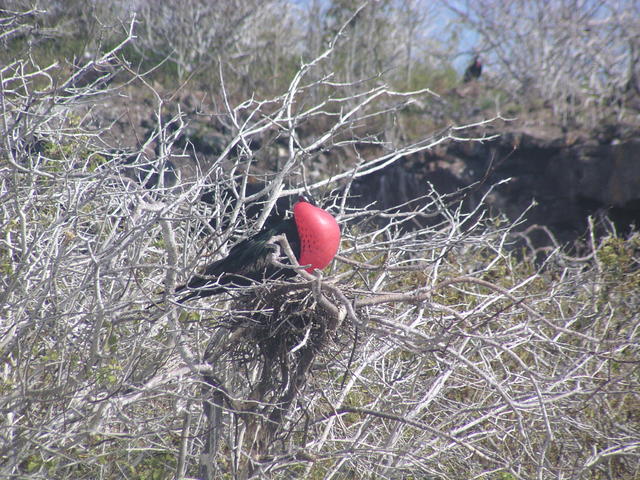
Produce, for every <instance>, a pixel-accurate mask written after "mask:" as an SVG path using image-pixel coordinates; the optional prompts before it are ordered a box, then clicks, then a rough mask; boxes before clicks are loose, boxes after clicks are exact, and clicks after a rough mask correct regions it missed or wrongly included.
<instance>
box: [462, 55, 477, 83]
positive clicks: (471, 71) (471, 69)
mask: <svg viewBox="0 0 640 480" xmlns="http://www.w3.org/2000/svg"><path fill="white" fill-rule="evenodd" d="M481 74H482V62H481V61H480V56H479V55H476V56H475V57H473V61H472V62H471V63H470V64H469V66H468V67H467V69H466V70H465V71H464V77H462V81H463V82H464V83H469V82H470V81H472V80H477V79H478V78H480V75H481Z"/></svg>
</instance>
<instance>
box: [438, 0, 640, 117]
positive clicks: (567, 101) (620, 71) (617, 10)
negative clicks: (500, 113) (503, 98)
mask: <svg viewBox="0 0 640 480" xmlns="http://www.w3.org/2000/svg"><path fill="white" fill-rule="evenodd" d="M445 4H446V5H447V6H448V7H449V8H450V9H451V10H452V11H453V12H455V14H456V15H457V17H458V18H459V19H460V20H461V21H462V22H464V24H465V25H466V26H468V27H470V28H471V29H472V30H473V31H474V32H476V33H477V35H478V36H479V44H478V46H477V48H478V50H479V51H481V52H482V53H483V55H485V57H486V58H487V59H488V60H489V62H490V71H491V72H493V73H494V75H493V76H492V77H491V79H492V80H491V81H492V82H494V83H495V84H496V85H497V86H499V87H502V88H506V89H507V90H508V91H509V92H510V93H511V94H512V95H513V97H514V98H515V99H518V100H519V101H523V100H525V101H526V102H528V103H529V104H531V102H534V103H536V102H539V101H540V100H542V101H543V102H546V103H547V104H548V106H549V107H550V108H551V109H552V110H553V113H554V115H556V116H557V117H558V118H562V119H564V120H565V122H567V121H573V120H575V119H576V117H579V120H580V121H581V123H583V124H586V125H591V126H593V125H594V124H596V122H598V121H599V120H600V119H602V118H603V117H604V116H607V115H609V113H610V112H612V111H613V112H617V113H618V114H619V115H620V114H623V113H624V111H625V108H626V107H627V105H626V103H627V102H628V101H629V100H630V98H631V97H632V96H635V97H636V98H637V95H638V94H639V93H640V91H639V90H638V89H640V85H639V84H638V76H637V75H638V72H637V65H638V54H639V53H638V52H639V51H640V50H639V46H640V45H639V42H640V37H639V36H638V33H637V32H638V31H640V23H639V20H638V19H639V18H640V15H639V13H640V12H639V11H638V5H637V3H636V2H627V1H622V2H613V3H612V2H586V1H581V2H573V1H562V2H553V3H549V2H542V1H540V2H538V1H533V2H531V1H520V0H515V1H503V2H490V1H480V2H464V4H463V5H459V4H457V3H454V2H445ZM585 114H587V116H584V115H585Z"/></svg>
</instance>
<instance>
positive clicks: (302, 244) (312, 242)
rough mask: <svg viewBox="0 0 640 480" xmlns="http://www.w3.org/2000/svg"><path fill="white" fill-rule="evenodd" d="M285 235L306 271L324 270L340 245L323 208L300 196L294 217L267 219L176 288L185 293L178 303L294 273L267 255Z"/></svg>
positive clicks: (336, 228)
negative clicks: (199, 272)
mask: <svg viewBox="0 0 640 480" xmlns="http://www.w3.org/2000/svg"><path fill="white" fill-rule="evenodd" d="M278 235H285V236H286V238H287V241H288V243H289V245H290V246H291V250H292V251H293V254H294V255H295V257H296V259H297V260H298V263H299V264H300V265H301V266H307V265H308V267H307V268H306V270H307V271H308V272H310V273H311V272H313V271H314V270H315V269H323V268H325V267H326V266H327V265H329V263H331V260H333V258H334V257H335V255H336V253H337V252H338V248H339V246H340V227H339V226H338V223H337V222H336V219H335V218H334V217H333V216H332V215H331V214H330V213H329V212H327V211H326V210H323V209H322V208H319V207H317V206H315V205H313V204H312V203H311V202H310V201H309V200H307V199H306V198H303V197H301V198H300V199H299V200H298V202H297V203H296V204H295V205H294V206H293V216H292V217H290V218H286V219H279V220H278V221H275V222H273V221H272V222H268V223H267V224H266V226H265V227H264V228H263V229H262V230H260V231H259V232H258V233H256V234H255V235H253V236H251V237H249V238H246V239H244V240H242V241H241V242H239V243H237V244H236V245H234V246H233V247H232V248H231V250H230V251H229V254H228V255H227V256H226V257H225V258H222V259H220V260H217V261H216V262H213V263H211V264H210V265H208V266H207V267H206V268H205V269H204V271H203V272H202V273H201V274H196V275H194V276H193V277H192V278H191V279H190V280H189V281H188V282H187V283H185V284H184V285H182V286H180V287H178V288H177V289H176V293H181V292H187V293H186V294H185V295H183V296H182V297H181V298H180V299H179V300H178V302H180V303H182V302H185V301H187V300H190V299H192V298H196V297H197V298H204V297H208V296H211V295H217V294H220V293H223V292H225V291H229V290H230V289H232V288H234V287H241V286H249V285H251V284H253V283H255V282H261V281H264V280H268V279H286V278H291V277H293V276H295V275H296V271H295V270H294V269H292V268H282V267H278V266H276V265H274V264H273V263H272V261H271V258H270V256H269V254H270V253H272V252H274V249H275V246H274V244H273V243H272V240H273V238H274V237H276V236H278Z"/></svg>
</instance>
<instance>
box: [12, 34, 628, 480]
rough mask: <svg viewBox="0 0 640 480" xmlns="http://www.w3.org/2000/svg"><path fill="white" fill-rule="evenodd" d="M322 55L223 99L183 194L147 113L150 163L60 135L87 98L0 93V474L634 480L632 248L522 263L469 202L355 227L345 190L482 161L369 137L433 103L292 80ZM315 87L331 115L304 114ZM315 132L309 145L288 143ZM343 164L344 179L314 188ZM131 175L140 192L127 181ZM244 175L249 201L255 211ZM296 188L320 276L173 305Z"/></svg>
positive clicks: (427, 202)
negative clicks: (270, 140)
mask: <svg viewBox="0 0 640 480" xmlns="http://www.w3.org/2000/svg"><path fill="white" fill-rule="evenodd" d="M128 33H129V32H128ZM127 36H128V35H127ZM334 51H335V50H334V48H333V44H330V45H329V46H328V48H327V49H326V50H324V51H323V52H321V54H320V55H319V56H318V57H317V58H316V59H314V60H313V61H311V62H309V63H306V64H303V65H302V67H301V68H300V70H299V71H298V73H297V74H296V76H295V77H294V79H293V81H292V82H291V84H290V86H289V89H288V90H287V91H286V92H283V93H282V95H280V96H277V97H275V98H273V99H271V100H269V101H258V100H255V99H250V100H247V101H246V102H244V103H242V104H238V105H233V104H232V103H231V102H228V101H227V103H226V112H225V114H226V116H227V118H228V122H229V124H230V125H231V126H232V127H233V128H232V131H233V139H232V141H231V142H229V144H228V145H227V146H226V148H225V149H224V151H223V152H222V153H221V154H220V155H218V156H217V157H216V158H215V159H214V160H213V161H211V162H210V163H205V162H199V163H198V165H200V168H201V171H199V172H198V174H197V175H195V176H192V177H189V178H179V179H178V181H177V182H173V181H166V182H165V178H167V177H165V176H164V175H163V170H164V169H166V168H168V162H169V160H170V159H171V158H175V157H176V156H182V155H194V154H193V153H192V152H190V151H189V149H188V148H187V149H186V150H185V149H178V147H177V146H176V138H177V136H178V135H179V134H180V132H181V130H182V129H183V128H184V126H185V125H184V122H183V117H182V115H180V114H179V113H178V114H177V115H175V116H174V117H173V118H171V119H170V120H169V121H168V122H167V121H166V120H165V118H166V116H165V115H164V113H165V109H166V105H165V101H164V100H163V97H162V96H161V95H160V94H159V93H158V92H155V91H154V90H152V93H153V94H154V95H155V102H156V104H155V109H156V118H157V126H156V128H155V130H154V131H153V132H152V133H151V137H150V138H149V139H148V141H149V142H151V141H153V142H155V143H157V144H158V148H157V149H156V153H155V156H153V157H151V158H150V154H149V153H148V152H147V150H146V149H144V148H142V149H140V150H139V151H137V152H126V153H121V152H119V151H118V150H106V149H103V148H98V146H100V145H101V143H102V142H101V140H103V136H104V134H105V133H106V132H103V131H92V130H90V129H89V128H88V125H85V123H84V122H85V121H87V119H88V117H80V118H78V113H79V112H83V111H86V110H85V109H86V105H79V103H80V102H79V101H80V100H83V101H86V100H87V99H90V98H96V97H95V96H96V95H97V94H99V93H100V92H103V90H101V88H103V87H100V85H103V84H96V85H89V86H84V87H81V88H80V87H78V88H76V89H72V88H71V85H73V83H74V82H73V79H72V78H69V79H67V81H65V82H63V83H62V86H59V87H56V86H55V85H53V84H52V83H51V82H50V80H49V79H50V73H49V72H50V69H51V68H53V67H45V68H40V67H38V66H37V65H34V64H33V63H28V62H20V61H18V62H17V63H15V64H13V65H10V66H7V67H5V68H4V69H3V70H2V71H1V73H2V77H1V80H2V91H1V92H0V93H1V94H2V95H1V96H0V108H1V109H2V124H1V125H2V137H3V144H2V152H0V154H1V156H2V163H1V164H0V198H1V199H2V201H1V203H0V222H1V223H0V224H1V225H2V228H1V231H2V238H1V239H0V269H1V270H2V272H3V276H2V277H0V282H1V285H2V288H1V289H0V291H1V293H0V332H1V335H2V336H1V337H0V352H1V355H0V358H2V377H1V378H2V383H0V392H1V396H0V409H1V411H2V413H3V416H2V417H1V418H0V439H1V440H0V474H1V475H2V476H3V477H4V478H73V479H79V478H122V477H144V476H153V475H156V476H162V477H168V476H171V475H175V476H176V477H177V478H220V477H221V476H223V475H226V476H228V477H230V478H290V477H301V478H305V477H311V478H315V477H317V478H327V479H329V478H366V477H370V476H372V475H373V476H376V477H380V478H403V477H409V476H413V477H417V476H420V477H433V478H441V479H458V478H473V477H481V476H489V475H496V476H498V475H500V476H502V477H503V478H518V479H529V478H535V477H537V478H575V479H579V478H585V479H586V478H593V477H597V476H601V477H603V478H606V477H607V476H608V477H609V478H629V479H631V478H634V476H636V475H637V474H638V468H639V462H638V460H639V457H640V456H639V451H640V450H639V448H640V444H639V442H638V438H639V437H640V435H639V430H640V428H639V423H638V422H639V419H638V417H637V405H638V400H639V399H638V393H637V392H638V391H639V388H638V353H639V352H638V344H639V342H638V331H639V326H640V318H639V316H638V313H637V312H638V311H639V310H640V308H639V307H640V298H639V296H638V292H637V288H634V285H637V283H634V282H637V261H638V257H637V250H633V248H631V247H630V246H626V245H623V244H620V243H612V244H611V245H613V246H615V248H613V249H612V250H611V251H609V250H603V249H604V247H602V246H599V245H598V244H597V243H596V242H595V241H594V242H593V245H592V249H593V255H592V257H591V258H587V259H570V258H566V257H565V256H563V255H562V253H561V252H560V251H556V252H554V253H552V254H551V255H550V256H549V257H548V259H547V260H546V263H545V264H544V265H537V266H536V265H535V264H533V263H532V262H527V261H526V259H525V260H522V259H520V260H518V258H517V257H516V256H515V255H513V254H512V253H510V250H509V248H508V247H509V243H510V242H511V234H510V232H511V229H512V228H513V225H511V224H506V223H504V222H503V221H502V220H501V219H493V218H487V217H486V216H485V215H486V213H485V210H484V208H483V204H482V203H480V204H479V205H478V207H477V209H476V210H475V211H472V212H464V211H463V210H462V209H461V208H460V204H459V196H460V195H464V192H460V193H459V194H457V195H456V196H452V197H446V196H442V195H439V194H438V193H437V192H435V191H432V192H431V193H430V195H428V196H426V197H425V198H422V199H418V200H416V201H415V202H411V203H410V204H408V205H406V207H407V208H406V209H405V210H403V211H377V210H375V207H374V206H370V207H368V208H362V209H356V208H353V207H351V206H350V205H351V203H350V202H349V192H350V188H349V186H350V184H351V182H352V181H353V179H355V178H361V177H366V175H367V174H369V173H371V172H374V171H378V170H380V169H382V168H383V167H384V166H386V165H389V164H392V163H393V162H395V161H397V160H399V159H400V158H402V157H403V156H406V155H408V154H410V153H412V152H417V151H421V150H424V149H429V148H433V147H434V146H436V145H438V144H440V143H443V142H447V141H481V140H482V139H481V138H480V139H465V138H463V136H464V134H465V131H466V129H465V128H462V127H460V128H450V129H447V130H444V131H443V133H442V134H439V135H434V136H432V137H430V138H425V139H424V140H422V141H420V142H417V143H413V144H410V145H396V144H392V143H391V142H388V141H386V139H384V138H383V137H382V136H381V135H377V134H376V133H375V132H370V131H368V130H367V126H368V125H370V123H369V122H371V120H372V119H376V118H379V117H385V116H387V115H391V116H393V115H394V114H395V113H396V111H397V109H399V108H401V107H402V106H404V105H405V104H406V102H410V101H412V100H413V99H414V98H415V97H420V96H422V97H423V98H422V101H423V102H428V101H429V97H428V96H426V93H427V92H413V93H399V92H394V91H391V90H390V89H389V88H388V87H387V86H385V85H382V84H381V85H374V86H369V85H367V84H366V83H364V82H363V83H358V84H353V83H350V84H335V83H332V81H331V79H327V78H322V77H321V79H320V80H318V81H315V80H314V81H311V80H309V78H316V77H317V76H318V75H317V74H316V72H315V69H322V68H323V67H324V65H323V63H324V62H328V61H329V60H330V58H331V56H332V55H333V54H334ZM112 54H113V53H112V52H110V53H109V54H107V58H105V60H107V59H108V58H109V56H110V55H112ZM137 81H140V82H142V83H143V84H144V79H137ZM41 85H44V88H43V87H42V86H41ZM113 88H115V87H113ZM146 88H151V87H148V86H147V87H146ZM314 89H323V90H329V91H331V92H332V94H331V95H330V96H328V97H326V98H325V99H323V100H322V101H321V102H319V103H308V102H306V100H307V99H309V98H314V95H312V94H311V92H312V91H313V90H314ZM345 91H347V92H350V93H349V94H348V95H346V94H345V95H343V94H342V93H343V92H345ZM353 92H356V93H353ZM223 93H224V92H223ZM215 113H217V114H219V113H220V112H215ZM320 120H322V121H320ZM315 121H318V123H319V124H321V125H327V128H326V129H325V130H323V131H322V132H321V133H319V134H317V135H313V136H302V135H301V134H300V131H301V130H302V129H303V127H304V126H305V125H306V124H308V123H309V122H315ZM169 123H171V125H169ZM372 123H373V124H374V125H376V122H372ZM265 136H267V137H268V136H273V137H279V141H281V142H284V145H285V146H286V147H285V148H284V152H283V155H282V158H280V161H279V168H278V170H277V171H273V172H270V173H265V169H264V168H263V165H258V163H259V161H258V158H259V153H260V152H255V151H254V150H252V148H251V146H252V141H253V140H254V139H256V138H263V137H265ZM371 144H375V145H376V146H378V147H381V148H382V152H383V153H382V154H380V155H375V156H370V155H367V148H366V147H367V146H369V145H371ZM336 148H349V149H353V150H354V151H355V152H356V156H359V158H360V162H359V163H357V164H355V165H329V167H331V168H330V169H329V170H322V171H323V172H327V173H325V174H324V175H323V176H319V175H318V174H317V172H316V173H315V174H314V170H317V171H320V170H319V168H318V165H317V162H318V159H319V158H320V156H321V155H322V156H325V158H329V159H331V152H332V151H333V150H334V149H336ZM150 167H151V168H153V169H155V170H154V171H153V173H156V177H155V178H156V180H155V181H154V182H149V181H148V180H150V177H151V174H149V175H150V176H149V178H146V179H142V180H140V179H139V178H137V177H136V176H135V175H131V174H130V172H131V171H132V170H133V171H142V172H145V171H149V168H150ZM255 176H260V177H261V178H264V180H265V184H264V185H265V186H264V188H262V189H257V190H255V191H254V190H251V191H250V190H248V189H247V184H248V182H250V181H252V179H253V178H254V177H255ZM205 190H207V191H212V192H213V195H214V197H215V199H216V201H214V202H213V203H212V204H211V205H207V204H204V203H202V202H200V201H199V199H200V196H201V194H202V192H203V191H205ZM304 190H309V191H311V192H313V193H315V194H316V195H317V196H318V197H319V198H321V199H322V200H323V201H324V202H325V203H326V205H327V208H328V209H330V210H331V211H332V213H333V214H335V215H336V217H337V218H338V219H339V221H340V223H341V224H342V228H343V238H344V241H343V244H342V248H341V252H340V255H339V258H338V259H337V261H336V262H335V263H334V265H333V266H332V268H331V270H329V271H327V272H324V274H323V275H322V276H317V277H312V276H310V275H307V274H304V273H303V274H301V275H300V276H299V277H298V278H297V279H296V281H295V282H290V283H284V284H269V285H263V286H258V287H253V289H252V290H250V291H245V292H238V294H237V295H235V296H234V298H228V297H224V296H221V297H217V298H212V299H208V300H201V301H195V302H191V303H189V304H185V305H180V304H177V303H176V302H175V300H176V299H175V296H174V295H172V294H171V292H172V291H173V288H174V286H175V285H176V284H177V283H178V282H181V281H183V280H185V279H186V278H187V277H188V276H189V275H190V274H191V273H192V272H193V270H194V269H195V268H196V267H197V266H198V265H199V264H202V263H206V262H208V261H209V260H210V259H211V258H212V257H213V256H222V255H225V253H226V252H227V251H228V248H229V246H231V245H232V244H233V243H234V242H235V241H237V239H238V238H239V237H243V236H246V235H249V234H251V233H253V232H255V231H256V230H257V229H259V228H260V226H261V225H263V224H264V222H265V220H266V219H267V217H268V215H269V213H270V211H271V209H272V207H273V206H274V204H275V202H276V201H277V199H278V198H279V197H281V196H285V195H295V194H297V193H300V192H302V191H304ZM255 203H259V204H260V205H261V209H260V214H259V215H258V217H257V218H255V217H254V218H248V217H246V216H245V215H246V213H247V207H248V206H249V205H251V204H255ZM223 216H224V217H225V218H226V221H222V220H223V218H222V217H223ZM212 218H213V219H214V220H215V221H213V222H211V219H212ZM426 220H428V222H426ZM424 225H429V226H427V227H425V226H424ZM211 233H213V235H210V234H211ZM282 251H283V252H284V253H283V255H281V256H284V255H286V245H283V246H282ZM603 252H604V253H606V255H604V254H603ZM619 259H626V260H625V261H624V262H621V261H620V260H619ZM282 260H283V259H282V258H280V259H279V261H282ZM633 262H636V268H635V270H634V268H633V266H629V265H633ZM162 291H164V292H165V293H164V294H161V292H162Z"/></svg>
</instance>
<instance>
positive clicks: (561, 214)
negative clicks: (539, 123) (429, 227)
mask: <svg viewBox="0 0 640 480" xmlns="http://www.w3.org/2000/svg"><path fill="white" fill-rule="evenodd" d="M574 137H575V136H574ZM506 178H510V179H511V180H510V181H509V182H508V183H506V184H503V185H501V186H499V187H497V188H496V189H495V190H494V191H493V192H492V193H491V195H490V196H489V197H488V199H487V200H488V208H490V209H491V210H492V213H494V214H497V213H504V214H506V215H507V217H508V218H510V219H512V220H514V219H516V218H518V217H519V216H520V215H521V214H522V212H523V211H524V210H525V209H526V208H527V207H528V206H530V205H531V204H532V202H534V201H535V206H534V207H533V208H532V209H531V210H530V211H529V212H528V214H527V216H526V219H527V220H526V224H525V226H524V227H525V228H526V227H527V226H531V225H541V226H545V227H547V228H548V229H549V230H550V231H551V232H552V233H553V234H554V236H555V237H556V239H557V240H558V241H559V242H561V243H567V242H572V241H573V240H575V239H577V238H578V237H580V236H581V235H583V234H584V233H585V232H586V230H587V225H588V217H589V216H590V215H591V216H600V215H607V216H608V217H609V218H610V219H611V220H612V221H613V222H614V223H615V225H616V228H617V229H618V231H620V232H622V233H625V232H628V231H630V229H631V228H632V226H633V225H635V226H636V227H638V226H640V132H638V133H637V134H636V135H635V137H634V136H630V137H628V138H626V139H616V140H614V141H612V142H609V143H606V144H603V143H599V142H598V141H596V140H591V139H588V138H584V137H583V138H580V137H577V138H571V136H570V135H565V136H555V135H545V134H544V133H543V132H541V131H538V132H535V131H532V132H526V133H525V132H522V131H520V132H509V133H505V134H503V135H502V136H500V137H499V138H497V139H495V140H493V141H490V142H485V143H452V144H450V145H449V146H448V147H447V148H446V149H445V150H444V151H440V152H426V153H421V154H418V155H414V156H412V157H408V158H406V159H404V160H403V161H401V162H399V163H397V164H395V165H392V166H390V167H388V168H387V169H385V170H383V171H381V172H377V173H376V174H375V175H371V176H369V177H366V178H363V179H359V180H358V181H357V182H355V186H354V192H355V193H357V194H358V195H359V199H358V200H357V202H358V203H359V204H366V203H370V202H372V201H375V202H377V205H378V206H379V207H380V208H392V207H394V206H397V205H400V204H402V203H404V202H406V201H408V200H410V199H411V198H415V197H418V196H420V195H424V194H426V193H427V190H428V184H427V181H428V182H431V183H432V184H433V185H434V187H435V189H436V190H437V191H438V193H440V194H450V193H454V192H456V191H460V189H462V188H463V187H465V186H468V185H471V184H472V183H474V182H481V184H480V186H479V187H477V188H476V189H472V190H471V192H467V193H466V194H465V195H461V197H464V198H465V202H467V209H470V208H472V207H473V206H475V205H477V202H478V201H479V200H480V198H481V197H482V195H483V194H484V193H485V192H486V191H487V189H488V188H489V187H490V186H491V185H494V184H495V183H497V182H499V181H500V180H503V179H506ZM534 241H535V242H536V243H538V244H540V243H544V242H548V241H549V238H548V237H547V236H546V235H541V236H540V238H538V239H534Z"/></svg>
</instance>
